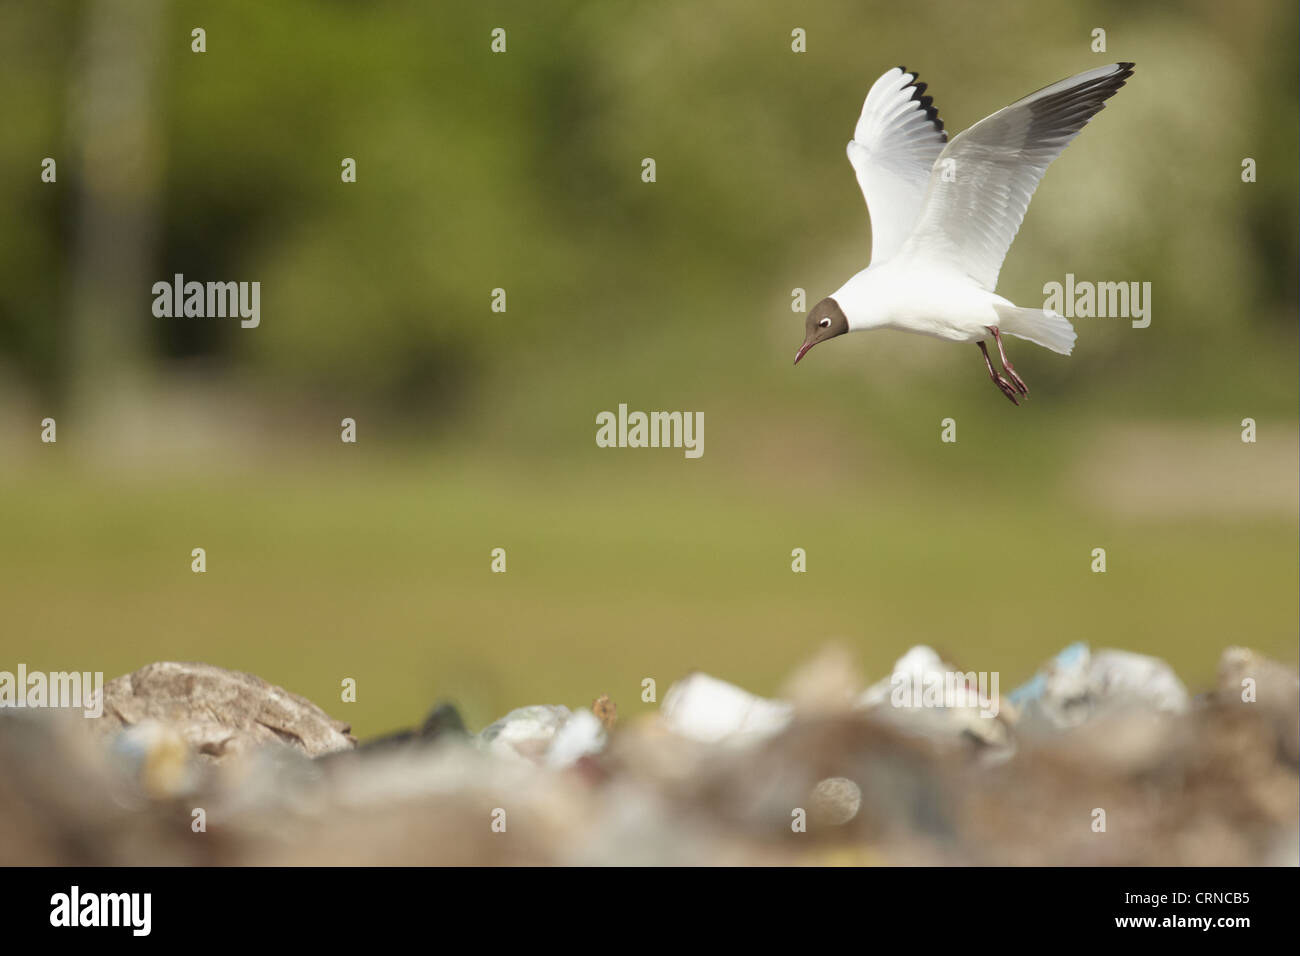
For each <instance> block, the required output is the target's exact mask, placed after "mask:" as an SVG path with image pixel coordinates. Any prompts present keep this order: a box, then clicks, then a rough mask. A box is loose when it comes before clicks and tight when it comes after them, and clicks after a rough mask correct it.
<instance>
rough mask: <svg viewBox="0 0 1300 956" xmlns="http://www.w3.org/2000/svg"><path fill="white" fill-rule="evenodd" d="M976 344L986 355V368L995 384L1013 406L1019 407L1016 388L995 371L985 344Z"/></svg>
mask: <svg viewBox="0 0 1300 956" xmlns="http://www.w3.org/2000/svg"><path fill="white" fill-rule="evenodd" d="M976 344H977V345H978V346H979V347H980V352H981V353H982V354H983V355H984V367H985V368H986V369H988V370H989V378H991V379H993V384H994V385H996V386H997V387H998V388H1000V389H1001V390H1002V394H1003V395H1005V396H1006V397H1007V398H1009V399H1011V404H1012V405H1019V404H1020V400H1019V399H1017V398H1016V387H1015V386H1014V385H1012V384H1011V383H1010V382H1008V381H1007V380H1006V379H1005V378H1003V377H1002V376H1001V375H999V374H998V373H997V372H995V371H993V362H992V361H990V360H989V350H988V349H987V348H985V347H984V343H983V342H977V343H976Z"/></svg>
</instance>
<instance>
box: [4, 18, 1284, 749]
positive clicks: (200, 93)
mask: <svg viewBox="0 0 1300 956" xmlns="http://www.w3.org/2000/svg"><path fill="white" fill-rule="evenodd" d="M195 27H202V28H203V29H204V30H205V31H206V43H207V52H205V53H202V54H198V53H194V52H191V42H192V41H191V30H192V29H194V28H195ZM497 27H500V28H503V29H505V30H506V43H507V51H506V53H504V54H493V53H492V52H491V50H490V42H491V37H490V33H491V31H492V30H493V29H494V28H497ZM795 28H802V29H803V30H805V31H806V34H807V52H806V53H794V52H792V50H791V31H792V30H793V29H795ZM1097 28H1101V29H1104V30H1105V31H1106V43H1107V50H1106V52H1105V53H1104V54H1100V53H1094V52H1092V50H1091V44H1092V31H1093V30H1094V29H1097ZM1296 40H1297V8H1296V5H1295V4H1294V3H1291V2H1284V0H1276V2H1272V0H1270V2H1263V0H1250V2H1243V3H1238V4H1233V5H1231V6H1228V5H1224V4H1221V3H1217V2H1212V0H1200V2H1188V3H1184V4H1177V5H1173V4H1152V5H1149V6H1146V7H1143V8H1140V9H1139V8H1135V7H1134V6H1133V5H1132V4H1128V3H1122V2H1097V0H1093V2H1081V3H1072V4H1069V5H1067V6H1055V5H1052V6H1048V5H1042V4H1030V3H982V4H969V3H964V2H958V0H952V2H938V3H935V4H932V5H929V6H927V7H926V8H925V11H924V13H922V12H921V11H919V10H915V9H912V8H905V7H900V6H899V5H897V4H893V3H862V2H858V0H835V2H816V3H806V4H800V5H798V6H797V7H794V6H791V7H789V8H786V9H781V8H780V7H778V6H777V5H774V4H754V3H748V2H741V0H720V2H707V3H698V2H685V0H666V2H661V3H656V4H633V3H626V2H604V3H565V2H551V3H547V4H528V3H493V2H478V3H474V4H469V3H464V4H438V5H431V4H428V3H424V2H414V0H413V2H390V3H369V4H359V3H347V2H316V3H306V2H289V0H284V2H278V3H274V4H267V3H256V2H251V0H248V2H227V0H223V2H220V3H217V2H203V0H194V2H188V3H185V4H183V5H180V4H170V3H164V2H161V0H151V2H146V0H130V2H128V0H88V2H80V3H77V2H48V3H40V4H37V3H26V4H18V3H7V4H5V5H4V6H3V7H0V90H2V91H3V93H4V102H5V105H6V108H5V114H6V115H5V119H6V132H5V136H4V145H3V147H2V148H0V222H2V223H3V226H2V227H0V669H7V670H13V669H15V667H16V666H17V664H18V663H19V662H22V663H25V664H26V665H27V666H28V667H29V668H31V669H43V670H64V669H75V670H102V671H104V672H105V676H106V678H112V677H114V676H117V675H119V674H122V673H126V672H129V671H132V670H134V669H136V668H138V667H140V666H142V665H144V664H146V663H149V662H151V661H155V660H201V661H206V662H209V663H213V664H218V665H221V666H224V667H229V668H235V669H238V670H245V671H250V672H253V673H255V674H258V675H259V676H261V677H264V678H266V679H267V680H270V681H272V682H273V683H277V684H280V685H283V686H284V687H286V688H288V689H290V690H292V691H295V692H297V693H300V694H303V695H305V696H307V697H309V698H311V699H312V700H314V701H316V702H317V703H319V704H321V705H322V706H323V707H324V708H325V709H326V710H328V711H329V712H330V713H331V714H333V715H334V716H336V717H340V718H342V719H345V720H350V721H351V722H352V724H353V726H354V729H355V731H356V732H357V733H358V734H359V735H361V736H367V735H370V734H374V733H379V732H382V731H385V730H388V729H391V728H394V727H398V726H402V725H406V724H410V723H413V722H416V721H418V719H419V718H420V717H421V716H422V715H423V714H424V712H426V711H427V710H428V709H429V708H430V706H431V705H432V704H433V703H434V701H435V700H437V699H439V698H449V699H452V700H454V701H456V702H457V703H458V704H459V705H460V706H461V707H462V709H463V712H464V713H465V716H466V719H467V721H468V722H469V723H470V724H471V725H472V727H473V728H475V729H477V727H479V726H481V725H483V724H484V723H487V722H488V721H490V720H492V719H493V718H495V717H497V716H499V715H500V714H501V713H503V712H505V711H506V710H508V709H510V708H512V707H515V706H521V705H524V704H532V703H565V704H568V705H569V706H583V705H585V704H587V703H589V702H590V700H591V699H592V698H594V697H596V696H597V695H599V694H602V693H608V694H609V695H610V696H611V697H612V698H613V699H614V700H615V701H616V702H617V703H618V704H619V705H620V712H621V713H622V714H624V715H635V714H636V713H638V712H639V711H641V710H645V709H649V708H650V707H652V706H653V705H652V704H645V703H642V702H641V700H640V690H641V681H642V680H643V679H644V678H646V677H651V678H654V679H656V681H657V682H658V684H659V693H660V695H661V696H662V693H663V692H664V690H666V688H667V685H668V684H669V683H670V682H671V681H673V680H674V679H676V678H678V677H680V676H682V675H683V674H684V673H686V672H688V671H690V670H692V669H703V670H706V671H709V672H711V673H714V674H716V675H717V676H719V677H722V678H725V679H727V680H731V681H734V682H736V683H739V684H742V685H744V686H746V687H748V688H749V689H751V690H754V691H756V692H759V693H765V694H770V693H773V692H775V691H776V690H777V688H778V687H779V686H780V685H781V682H782V680H783V678H784V677H785V675H787V674H788V673H789V671H790V670H791V669H792V668H793V667H794V666H795V665H796V664H797V663H799V662H800V661H802V660H804V659H806V658H808V657H809V656H810V655H811V654H812V653H813V652H814V651H815V650H816V649H817V648H818V647H820V646H821V645H822V644H824V643H825V642H827V641H833V640H834V641H840V642H842V643H844V644H847V645H849V646H850V647H851V648H853V650H854V651H855V652H856V654H857V655H858V657H859V659H860V660H861V662H862V664H863V666H864V668H865V670H866V672H867V675H868V676H870V677H872V678H877V677H880V676H882V675H883V674H885V673H887V668H888V667H889V666H890V664H891V662H892V661H893V660H894V659H895V658H897V657H898V656H900V655H901V654H902V653H903V652H904V651H905V650H906V649H907V648H909V647H910V646H912V645H914V644H919V643H926V644H930V645H932V646H934V647H936V648H937V649H939V650H940V651H941V653H943V654H944V655H945V657H947V658H948V659H950V660H952V661H953V662H954V663H956V664H958V665H959V666H961V667H963V668H966V669H972V670H988V671H999V672H1001V675H1002V681H1003V684H1002V688H1003V690H1004V692H1005V691H1006V690H1008V689H1009V688H1010V687H1011V686H1012V685H1013V684H1014V683H1016V682H1018V681H1019V680H1020V679H1022V678H1026V677H1028V676H1029V675H1030V674H1031V673H1032V672H1033V671H1034V670H1035V668H1036V667H1037V666H1038V665H1039V664H1040V663H1041V662H1042V661H1044V660H1045V659H1046V658H1048V657H1049V656H1051V655H1052V654H1054V653H1055V652H1056V651H1057V650H1059V649H1060V648H1061V647H1063V646H1064V645H1066V644H1068V643H1070V642H1072V641H1078V640H1083V641H1088V642H1090V643H1092V644H1093V645H1094V646H1110V647H1121V648H1125V649H1128V650H1132V651H1139V652H1144V653H1150V654H1156V655H1160V656H1163V657H1165V658H1167V659H1168V660H1169V661H1170V662H1171V663H1172V664H1173V665H1174V667H1175V668H1176V669H1177V670H1178V671H1179V673H1180V674H1181V675H1182V676H1183V678H1184V680H1185V681H1187V682H1188V684H1189V686H1190V687H1191V688H1192V689H1193V690H1196V689H1198V688H1200V687H1202V686H1205V685H1206V684H1208V683H1209V682H1210V680H1211V678H1212V675H1213V671H1214V667H1215V662H1216V661H1217V658H1218V654H1219V651H1220V650H1221V649H1222V648H1223V647H1224V646H1226V645H1229V644H1247V645H1250V646H1253V647H1255V648H1257V649H1259V650H1261V651H1264V652H1266V653H1268V654H1271V655H1273V656H1276V657H1279V658H1281V659H1282V660H1284V661H1288V662H1294V661H1295V660H1296V645H1297V615H1298V613H1300V607H1298V595H1297V590H1298V585H1297V579H1298V575H1300V567H1298V562H1297V533H1298V530H1300V529H1298V528H1297V517H1298V516H1297V512H1298V506H1297V458H1298V455H1300V447H1298V443H1297V431H1298V423H1297V402H1298V398H1300V396H1298V395H1297V356H1298V352H1297V321H1296V317H1297V316H1296V303H1297V261H1298V258H1300V250H1298V249H1297V218H1296V214H1297V202H1298V198H1300V197H1298V196H1297V165H1298V164H1297V155H1296V154H1297V92H1296V75H1297V69H1298V64H1297V42H1296ZM1115 60H1134V61H1136V63H1137V74H1136V76H1135V77H1134V78H1133V80H1132V81H1130V83H1129V85H1128V86H1127V87H1126V88H1125V89H1124V90H1123V91H1121V93H1120V94H1119V95H1118V96H1117V97H1116V98H1115V99H1114V100H1112V101H1111V102H1110V103H1109V104H1108V108H1107V109H1106V110H1105V111H1104V112H1103V113H1102V114H1101V116H1100V117H1098V119H1097V120H1096V121H1095V122H1094V124H1092V125H1091V126H1090V127H1089V128H1088V129H1087V130H1086V131H1085V133H1084V135H1082V136H1081V137H1080V138H1079V140H1078V141H1077V142H1076V143H1075V144H1074V145H1072V146H1071V147H1070V149H1069V150H1067V152H1066V153H1065V155H1064V156H1063V157H1062V158H1061V159H1060V160H1059V161H1058V162H1057V163H1056V164H1055V165H1054V166H1053V167H1052V169H1051V170H1050V172H1049V173H1048V175H1047V177H1046V179H1045V180H1044V182H1043V185H1042V186H1041V188H1040V189H1039V190H1038V192H1037V195H1036V197H1035V199H1034V202H1033V204H1032V206H1031V207H1030V210H1029V215H1028V217H1027V219H1026V221H1025V223H1024V226H1023V228H1022V229H1021V232H1020V235H1019V238H1018V239H1017V241H1016V243H1015V244H1014V246H1013V247H1012V249H1011V253H1010V255H1009V257H1008V259H1007V262H1006V265H1005V267H1004V269H1003V271H1002V275H1001V279H1000V285H999V288H998V290H999V292H1001V293H1002V294H1004V295H1006V296H1007V297H1008V298H1010V299H1012V300H1013V301H1016V302H1018V303H1020V304H1022V305H1026V306H1032V305H1040V304H1041V303H1042V300H1043V298H1044V296H1043V286H1044V284H1045V283H1047V282H1051V281H1057V282H1060V281H1063V280H1064V277H1065V274H1066V273H1073V274H1074V275H1075V276H1076V277H1077V278H1079V279H1084V280H1092V281H1138V282H1150V283H1151V284H1152V298H1151V308H1152V321H1151V325H1150V327H1149V328H1146V329H1134V328H1132V327H1131V325H1130V324H1129V322H1128V321H1127V320H1124V319H1087V318H1080V319H1077V320H1075V325H1076V328H1077V329H1078V332H1079V342H1078V345H1077V347H1076V350H1075V353H1074V355H1073V356H1072V357H1070V358H1068V359H1066V358H1063V357H1061V356H1057V355H1054V354H1052V353H1049V352H1046V351H1044V350H1041V349H1038V348H1036V347H1034V346H1032V345H1029V344H1027V343H1023V342H1019V341H1018V340H1014V339H1012V340H1010V346H1011V348H1010V349H1009V351H1010V354H1011V357H1012V358H1013V360H1014V361H1015V363H1016V366H1017V368H1018V369H1019V371H1020V372H1021V374H1022V375H1024V376H1025V378H1026V380H1027V381H1028V382H1029V384H1030V386H1031V388H1032V389H1033V391H1032V394H1031V396H1030V399H1029V401H1028V402H1027V403H1026V404H1025V405H1024V406H1023V407H1021V408H1018V409H1017V408H1013V407H1012V406H1011V405H1010V404H1009V403H1008V402H1007V401H1006V400H1005V399H1004V398H1003V397H1002V396H1001V395H999V394H998V393H997V391H996V390H995V389H994V388H993V386H992V385H991V384H990V383H989V382H988V380H987V376H986V373H985V371H984V369H983V366H982V363H981V361H980V359H979V356H978V355H977V354H976V351H975V350H974V349H973V348H969V347H967V346H964V347H961V348H957V347H955V346H952V345H950V344H946V343H943V342H939V341H937V340H932V339H928V338H921V337H915V336H906V335H903V334H900V333H894V332H882V333H876V334H873V335H862V336H850V337H848V338H844V339H841V340H839V341H837V342H836V343H834V344H833V345H830V346H824V347H823V348H819V349H817V350H815V351H814V352H813V353H811V354H810V355H809V357H808V359H807V360H806V361H805V362H803V363H801V364H800V366H799V367H798V368H797V369H794V368H792V367H791V364H790V363H791V360H792V358H793V355H794V351H795V348H796V347H797V346H798V344H799V342H800V341H801V339H802V332H803V313H802V312H799V313H795V312H793V311H792V308H791V303H792V290H794V289H796V288H802V289H804V290H806V294H807V305H808V306H811V305H812V304H813V303H815V302H816V301H817V300H819V299H820V298H822V297H823V296H825V295H827V294H829V293H830V292H831V291H833V290H834V289H835V288H836V287H837V286H838V285H839V284H840V283H841V282H842V281H843V280H844V279H845V278H847V277H848V276H849V275H850V274H851V273H852V272H854V271H856V270H857V269H859V268H861V267H862V266H864V265H865V263H866V262H867V260H868V257H869V251H870V229H869V223H868V219H867V216H866V213H865V209H864V207H863V203H862V199H861V196H860V194H859V192H858V188H857V185H856V183H855V181H854V177H853V173H852V170H851V169H850V167H849V164H848V161H847V159H846V158H845V155H844V145H845V143H846V142H847V141H848V139H849V138H850V137H851V134H852V131H853V126H854V122H855V120H856V117H857V113H858V111H859V109H860V108H861V103H862V98H863V96H864V95H865V93H866V91H867V89H868V88H869V87H870V85H871V83H872V82H873V81H874V80H875V78H876V77H877V76H878V75H879V74H881V73H882V72H884V71H885V70H886V69H888V68H890V67H892V66H895V65H898V64H904V65H906V66H907V67H908V68H909V69H914V70H917V71H918V72H919V73H920V77H921V79H922V80H925V81H927V82H928V83H929V84H930V85H931V88H930V92H931V93H933V94H934V95H935V97H936V105H937V106H938V108H939V110H940V115H941V116H942V118H943V119H944V121H945V123H946V125H947V127H948V129H949V131H950V132H951V133H955V132H957V131H959V130H963V129H965V128H967V127H968V126H970V125H971V124H972V123H974V122H976V121H978V120H979V119H981V118H982V117H984V116H985V115H987V114H988V113H991V112H993V111H994V110H995V109H997V108H1000V107H1002V106H1004V105H1006V104H1007V103H1010V102H1011V101H1013V100H1015V99H1017V98H1019V97H1020V96H1022V95H1024V94H1027V93H1029V92H1031V91H1032V90H1035V89H1037V88H1039V87H1041V86H1044V85H1046V84H1048V83H1050V82H1053V81H1055V80H1057V79H1060V78H1062V77H1065V76H1068V75H1070V74H1073V73H1076V72H1079V71H1082V70H1085V69H1088V68H1090V67H1093V66H1097V65H1100V64H1102V63H1108V62H1112V61H1115ZM46 157H50V158H53V159H54V160H56V163H57V180H56V182H54V183H46V182H42V181H41V168H42V167H41V164H42V160H43V159H44V158H46ZM345 157H351V158H354V159H355V160H356V163H357V182H356V183H350V184H345V183H343V182H341V179H340V172H341V165H340V164H341V162H342V160H343V159H344V158H345ZM646 157H651V158H653V159H654V160H655V161H656V166H657V170H656V171H657V181H656V182H654V183H645V182H643V181H642V178H641V171H642V160H643V159H644V158H646ZM1247 157H1250V158H1252V159H1254V160H1255V161H1256V163H1257V170H1258V172H1257V182H1255V183H1243V182H1242V176H1241V170H1242V161H1243V159H1245V158H1247ZM174 273H183V274H184V275H185V277H186V278H187V279H190V280H198V281H208V280H222V281H226V280H230V281H258V282H260V283H261V325H260V327H258V328H256V329H242V328H240V326H239V323H238V321H237V320H232V319H183V318H171V319H166V318H163V319H159V318H155V317H154V316H153V315H152V311H151V307H152V302H153V294H152V291H151V288H152V285H153V283H154V282H157V281H160V280H164V281H170V279H171V277H172V275H173V274H174ZM496 288H504V289H505V290H506V296H507V299H506V302H507V311H506V312H505V313H497V312H493V311H492V310H491V302H492V290H493V289H496ZM621 402H624V403H627V404H628V405H629V407H630V408H632V409H641V410H647V411H649V410H657V409H664V410H683V409H684V410H690V411H702V412H704V416H705V425H706V427H705V432H704V439H705V445H704V448H705V453H704V455H703V457H702V458H700V459H698V460H688V459H686V458H685V457H684V456H683V455H682V453H681V451H680V450H651V449H646V450H633V449H624V450H611V449H602V448H598V447H597V446H596V445H595V441H594V437H595V416H596V414H597V413H598V412H600V411H602V410H607V409H608V410H615V409H617V407H618V405H619V403H621ZM47 416H48V417H53V418H55V419H57V423H58V425H57V428H58V432H57V434H58V441H57V443H55V444H44V443H42V442H41V441H40V434H41V420H42V419H43V418H45V417H47ZM344 417H351V418H354V419H355V420H356V422H357V439H358V440H357V443H356V444H355V445H351V444H344V443H343V442H341V441H340V420H341V419H343V418H344ZM948 417H951V418H954V419H955V420H956V422H957V435H958V441H957V442H956V443H955V444H944V443H941V442H940V440H939V432H940V422H941V420H942V419H944V418H948ZM1247 417H1249V418H1253V419H1254V420H1255V421H1256V422H1257V423H1258V442H1257V443H1255V444H1246V443H1243V442H1242V440H1241V430H1242V425H1241V422H1242V419H1244V418H1247ZM197 547H202V548H204V549H206V553H207V571H206V573H204V574H195V573H192V572H191V570H190V562H191V556H190V555H191V550H192V549H193V548H197ZM497 547H500V548H504V549H506V552H507V561H508V571H507V573H505V574H493V573H490V570H489V568H490V552H491V550H492V549H493V548H497ZM1098 547H1102V548H1105V549H1106V552H1107V573H1105V574H1094V573H1092V572H1091V570H1090V565H1091V563H1092V556H1091V552H1092V549H1094V548H1098ZM794 548H803V549H805V550H806V552H807V568H808V570H807V573H804V574H795V573H792V571H791V551H792V549H794ZM347 677H351V678H355V679H356V680H357V682H358V700H357V702H356V703H349V704H344V703H341V702H340V700H339V694H340V682H341V681H342V680H343V679H344V678H347Z"/></svg>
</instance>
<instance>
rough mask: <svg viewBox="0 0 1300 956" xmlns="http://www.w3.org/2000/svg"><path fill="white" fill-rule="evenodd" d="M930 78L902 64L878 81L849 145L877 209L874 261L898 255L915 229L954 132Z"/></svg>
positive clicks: (873, 216) (871, 208) (873, 213)
mask: <svg viewBox="0 0 1300 956" xmlns="http://www.w3.org/2000/svg"><path fill="white" fill-rule="evenodd" d="M924 93H925V84H924V83H917V82H916V74H915V73H909V72H907V71H906V70H904V69H903V68H902V67H901V66H900V67H895V68H894V69H892V70H890V71H889V72H888V73H886V74H885V75H884V76H882V77H881V78H880V79H878V80H876V82H875V83H874V84H873V85H872V87H871V91H870V92H869V93H867V98H866V100H865V101H864V102H863V104H862V114H861V116H859V117H858V125H857V127H856V128H855V129H854V130H853V139H852V140H851V141H850V142H849V145H848V154H849V162H850V163H851V164H852V165H853V172H854V173H856V174H857V177H858V185H859V186H860V187H861V188H862V197H863V198H864V199H865V200H866V201H867V211H868V212H869V213H870V214H871V262H872V263H873V264H875V263H878V262H884V261H885V260H886V259H888V258H890V257H891V256H893V255H894V254H895V253H896V252H897V251H898V250H899V247H901V246H902V244H903V241H904V240H905V239H906V238H907V237H908V236H909V235H910V234H911V232H912V229H913V227H914V226H915V225H916V221H917V218H918V217H919V215H920V212H921V207H922V204H923V202H924V201H925V190H926V186H927V184H928V183H929V180H930V170H931V168H932V167H933V166H934V161H935V160H936V159H937V158H938V157H939V154H940V153H941V152H942V151H943V147H944V144H945V143H946V142H947V141H948V134H947V133H945V132H944V131H943V121H942V120H940V119H939V115H938V113H937V111H936V110H935V109H934V107H933V106H932V105H931V103H932V102H933V100H932V98H931V97H929V96H925V95H924Z"/></svg>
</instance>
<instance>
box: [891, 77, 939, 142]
mask: <svg viewBox="0 0 1300 956" xmlns="http://www.w3.org/2000/svg"><path fill="white" fill-rule="evenodd" d="M899 69H900V70H903V72H904V73H905V74H907V75H908V76H910V77H911V78H912V81H911V82H910V83H908V84H907V85H908V86H910V87H911V88H912V99H914V100H916V101H917V102H918V103H920V104H921V111H922V112H924V113H925V118H926V120H927V121H928V122H929V123H930V125H931V126H933V127H934V129H935V131H936V132H938V133H941V134H942V135H943V138H944V140H947V139H948V134H947V133H946V132H944V129H943V120H942V119H940V118H939V111H938V110H937V109H935V106H934V97H933V96H926V95H925V91H926V90H927V89H928V88H929V84H928V83H922V82H920V80H918V79H917V76H918V74H916V73H911V72H908V71H907V70H905V69H903V67H901V66H900V67H899Z"/></svg>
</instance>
